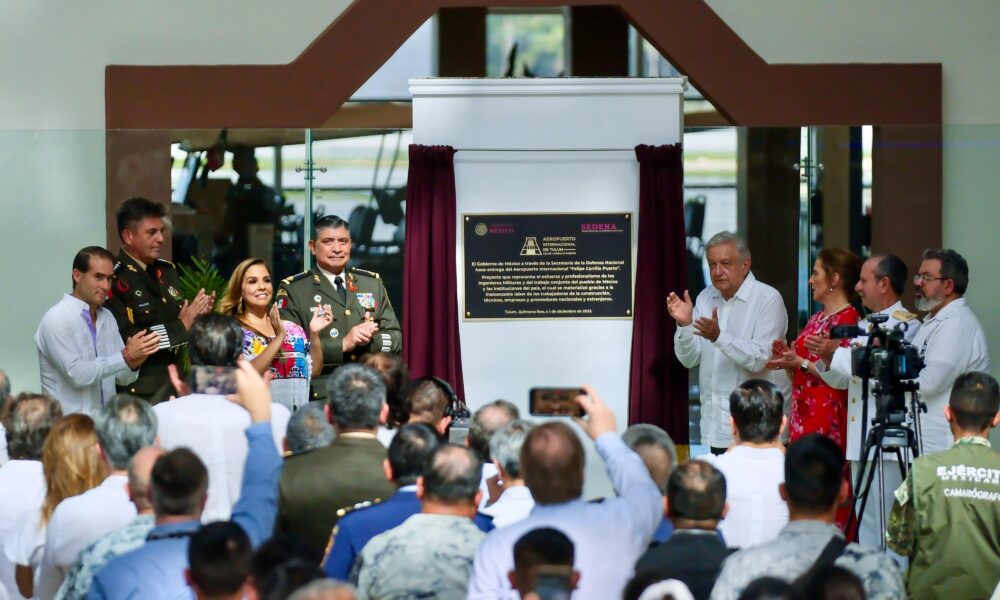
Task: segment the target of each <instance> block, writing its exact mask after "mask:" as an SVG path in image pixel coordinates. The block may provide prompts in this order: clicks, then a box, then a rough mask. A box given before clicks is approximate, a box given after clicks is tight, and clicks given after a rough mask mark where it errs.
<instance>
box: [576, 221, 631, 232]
mask: <svg viewBox="0 0 1000 600" xmlns="http://www.w3.org/2000/svg"><path fill="white" fill-rule="evenodd" d="M580 231H581V232H583V233H597V232H604V231H621V229H619V228H618V225H616V224H615V223H582V224H581V225H580Z"/></svg>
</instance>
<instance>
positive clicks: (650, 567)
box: [625, 529, 733, 600]
mask: <svg viewBox="0 0 1000 600" xmlns="http://www.w3.org/2000/svg"><path fill="white" fill-rule="evenodd" d="M732 553H733V550H732V549H730V548H727V547H726V545H725V544H724V543H723V542H722V541H721V540H720V539H719V535H718V534H716V533H715V532H711V531H698V532H691V531H690V530H685V529H677V530H674V533H673V535H671V536H670V539H668V540H667V541H666V542H664V543H662V544H659V545H658V546H653V547H652V548H650V549H649V550H647V551H646V553H645V554H643V555H642V556H641V557H640V558H639V561H638V562H637V563H636V564H635V578H634V579H633V581H632V583H630V584H629V588H628V590H627V591H626V593H625V597H626V598H629V597H635V598H637V597H638V596H639V593H641V591H642V589H645V588H646V586H648V585H649V584H651V583H653V582H656V581H663V580H664V579H679V580H681V581H683V582H684V583H685V584H687V586H688V588H689V589H690V590H691V594H693V595H694V597H695V599H696V600H702V599H704V600H707V599H708V597H709V596H710V595H711V594H712V586H713V585H715V579H716V577H718V576H719V571H720V570H722V561H724V560H726V558H727V557H728V556H729V555H730V554H732ZM633 591H634V592H635V595H634V596H633V595H632V593H633Z"/></svg>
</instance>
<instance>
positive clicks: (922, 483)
mask: <svg viewBox="0 0 1000 600" xmlns="http://www.w3.org/2000/svg"><path fill="white" fill-rule="evenodd" d="M998 411H1000V388H998V386H997V381H996V379H993V378H992V377H990V376H989V375H987V374H986V373H978V372H969V373H965V374H964V375H960V376H959V377H958V379H956V380H955V385H954V387H953V388H952V391H951V397H950V398H949V400H948V406H947V407H945V411H944V414H945V418H946V419H947V420H948V425H949V426H950V428H951V433H952V435H953V436H955V445H954V447H952V448H951V449H950V450H945V451H944V452H935V453H933V454H927V455H924V456H921V457H919V458H917V460H916V461H914V463H913V468H911V469H910V472H909V474H908V475H907V477H906V481H905V482H903V485H902V486H900V488H899V489H898V490H896V503H895V504H894V505H893V508H892V514H891V516H890V517H889V526H888V529H887V530H886V543H887V545H888V546H889V547H890V548H892V549H893V550H895V551H896V552H898V553H900V554H902V555H903V556H909V557H910V569H909V571H908V572H907V577H906V587H907V590H908V591H909V594H910V597H911V598H915V599H918V600H920V599H923V598H944V597H949V596H950V597H953V598H988V597H990V594H992V593H993V589H994V588H995V587H996V586H997V581H998V580H1000V454H998V453H996V452H994V451H993V449H992V448H991V446H990V441H989V432H990V429H992V428H993V427H996V426H997V424H1000V412H998Z"/></svg>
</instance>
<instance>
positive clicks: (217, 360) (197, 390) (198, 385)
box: [153, 313, 289, 523]
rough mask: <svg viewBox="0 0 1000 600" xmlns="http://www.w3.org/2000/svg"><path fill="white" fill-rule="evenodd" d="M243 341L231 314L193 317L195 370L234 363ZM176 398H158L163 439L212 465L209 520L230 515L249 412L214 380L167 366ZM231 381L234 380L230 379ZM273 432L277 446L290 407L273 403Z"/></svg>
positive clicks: (191, 343)
mask: <svg viewBox="0 0 1000 600" xmlns="http://www.w3.org/2000/svg"><path fill="white" fill-rule="evenodd" d="M242 344H243V330H242V329H241V328H240V325H239V323H237V322H236V320H235V319H233V318H232V317H227V316H224V315H220V314H216V313H210V314H207V315H202V316H200V317H198V318H196V319H195V322H194V324H193V325H192V326H191V329H190V331H189V332H188V352H189V355H190V358H191V365H192V367H191V368H192V371H193V370H194V369H195V368H196V367H198V366H206V367H235V366H236V361H237V359H238V358H239V356H240V352H241V350H240V349H241V347H242ZM168 370H169V372H170V378H171V381H172V382H173V384H174V387H175V388H177V394H178V396H179V397H178V398H174V399H173V400H170V401H168V402H161V403H160V404H157V405H156V406H155V407H154V408H153V410H155V411H156V415H157V417H158V418H159V422H160V423H159V428H158V432H159V435H160V444H161V445H162V446H163V447H164V448H166V449H167V450H173V449H175V448H180V447H185V448H189V449H191V450H192V451H194V453H195V454H197V455H198V458H199V459H200V460H201V462H203V463H204V464H205V466H206V467H208V473H209V478H208V504H206V505H205V510H204V511H203V512H202V518H203V519H204V520H205V522H206V523H208V522H211V521H218V520H223V519H228V518H229V516H230V512H231V511H232V508H233V505H234V504H235V503H236V501H237V500H239V497H240V485H241V481H242V479H243V464H244V462H245V460H246V456H247V439H246V435H245V434H244V432H245V431H246V429H247V427H249V426H250V418H249V417H248V416H247V412H246V411H245V410H242V409H241V408H240V407H239V406H236V405H235V404H233V403H232V402H230V401H228V400H226V396H225V394H220V393H218V391H217V390H216V389H214V387H213V384H212V383H207V382H205V381H201V382H199V381H198V380H197V379H196V378H194V377H192V378H191V380H190V381H189V382H183V381H181V380H180V378H179V377H178V376H177V370H176V368H174V367H173V366H171V367H168ZM229 383H230V385H231V380H230V382H229ZM271 415H272V418H271V435H272V438H273V439H274V442H275V444H276V445H277V446H276V449H277V451H278V452H281V451H282V445H283V442H282V440H283V439H284V437H285V432H286V430H287V428H288V418H289V412H288V409H287V408H285V407H284V406H282V405H280V404H277V403H275V404H274V406H273V407H272V410H271Z"/></svg>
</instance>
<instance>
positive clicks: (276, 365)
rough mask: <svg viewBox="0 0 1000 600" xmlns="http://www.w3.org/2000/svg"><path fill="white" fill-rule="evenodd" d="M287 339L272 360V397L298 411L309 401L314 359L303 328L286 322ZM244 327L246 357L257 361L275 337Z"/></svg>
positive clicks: (283, 322) (243, 325)
mask: <svg viewBox="0 0 1000 600" xmlns="http://www.w3.org/2000/svg"><path fill="white" fill-rule="evenodd" d="M282 324H283V325H284V327H285V339H284V341H283V342H282V343H281V350H279V351H278V354H276V355H275V357H274V360H273V361H271V369H270V370H271V376H272V379H271V398H272V400H274V401H275V402H277V403H279V404H282V405H284V406H285V407H287V408H288V410H295V409H296V408H299V407H300V406H303V405H305V404H307V403H308V402H309V377H310V374H311V373H312V356H310V354H309V349H310V343H309V336H308V335H306V332H305V330H304V329H302V327H301V326H300V325H298V324H296V323H292V322H291V321H282ZM241 325H242V327H243V358H244V359H246V360H248V361H250V360H253V359H255V358H257V357H258V356H259V355H260V353H261V352H263V351H264V349H265V348H267V345H268V344H270V343H271V342H272V341H273V340H274V338H273V337H268V336H266V335H264V334H262V333H261V332H259V331H257V330H256V329H251V328H250V327H248V326H247V324H246V323H242V324H241Z"/></svg>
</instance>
